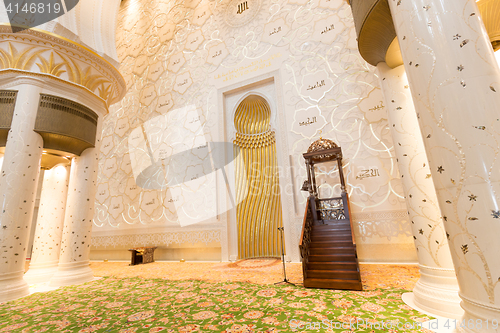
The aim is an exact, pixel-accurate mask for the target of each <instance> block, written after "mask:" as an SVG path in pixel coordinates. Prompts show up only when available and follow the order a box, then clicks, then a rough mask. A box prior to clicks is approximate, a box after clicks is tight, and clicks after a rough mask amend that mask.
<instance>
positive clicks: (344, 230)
mask: <svg viewBox="0 0 500 333" xmlns="http://www.w3.org/2000/svg"><path fill="white" fill-rule="evenodd" d="M350 234H351V229H350V228H338V229H332V230H311V236H337V235H350Z"/></svg>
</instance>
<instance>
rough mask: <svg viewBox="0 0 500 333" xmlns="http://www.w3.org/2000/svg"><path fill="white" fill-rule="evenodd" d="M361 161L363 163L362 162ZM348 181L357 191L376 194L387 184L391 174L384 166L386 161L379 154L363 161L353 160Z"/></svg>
mask: <svg viewBox="0 0 500 333" xmlns="http://www.w3.org/2000/svg"><path fill="white" fill-rule="evenodd" d="M360 162H361V163H360ZM347 178H348V182H349V183H350V185H351V187H353V188H354V189H356V191H361V192H363V193H367V194H370V195H371V194H374V193H376V192H377V191H379V190H380V188H381V187H382V186H387V183H388V182H389V180H390V176H389V174H388V172H387V170H386V168H385V167H384V162H383V161H382V160H381V159H380V158H379V157H377V156H372V157H369V158H366V159H364V160H363V161H353V162H352V163H351V165H350V167H349V172H348V175H347Z"/></svg>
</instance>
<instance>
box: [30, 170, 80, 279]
mask: <svg viewBox="0 0 500 333" xmlns="http://www.w3.org/2000/svg"><path fill="white" fill-rule="evenodd" d="M69 173H70V167H69V166H62V165H60V166H56V167H54V168H52V169H51V170H46V171H45V172H44V176H43V184H42V194H41V198H40V207H39V209H38V217H37V222H36V230H35V239H34V242H33V254H32V255H31V262H30V267H29V270H28V272H27V273H26V274H25V275H24V280H25V281H26V282H28V283H29V284H33V283H43V282H48V281H49V280H50V278H51V277H52V276H53V275H54V273H55V272H56V271H57V265H58V264H59V251H60V248H61V238H62V231H63V226H64V212H65V209H66V198H67V195H68V180H69Z"/></svg>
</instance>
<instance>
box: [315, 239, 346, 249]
mask: <svg viewBox="0 0 500 333" xmlns="http://www.w3.org/2000/svg"><path fill="white" fill-rule="evenodd" d="M324 247H353V244H352V242H351V241H349V240H335V241H329V240H328V241H322V242H312V243H311V245H310V246H309V248H310V249H313V248H324ZM353 248H354V247H353Z"/></svg>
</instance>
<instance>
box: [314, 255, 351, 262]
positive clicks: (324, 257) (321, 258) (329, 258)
mask: <svg viewBox="0 0 500 333" xmlns="http://www.w3.org/2000/svg"><path fill="white" fill-rule="evenodd" d="M325 261H328V262H332V261H333V262H337V261H350V262H356V255H355V254H343V253H341V254H319V255H310V256H309V262H325Z"/></svg>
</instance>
